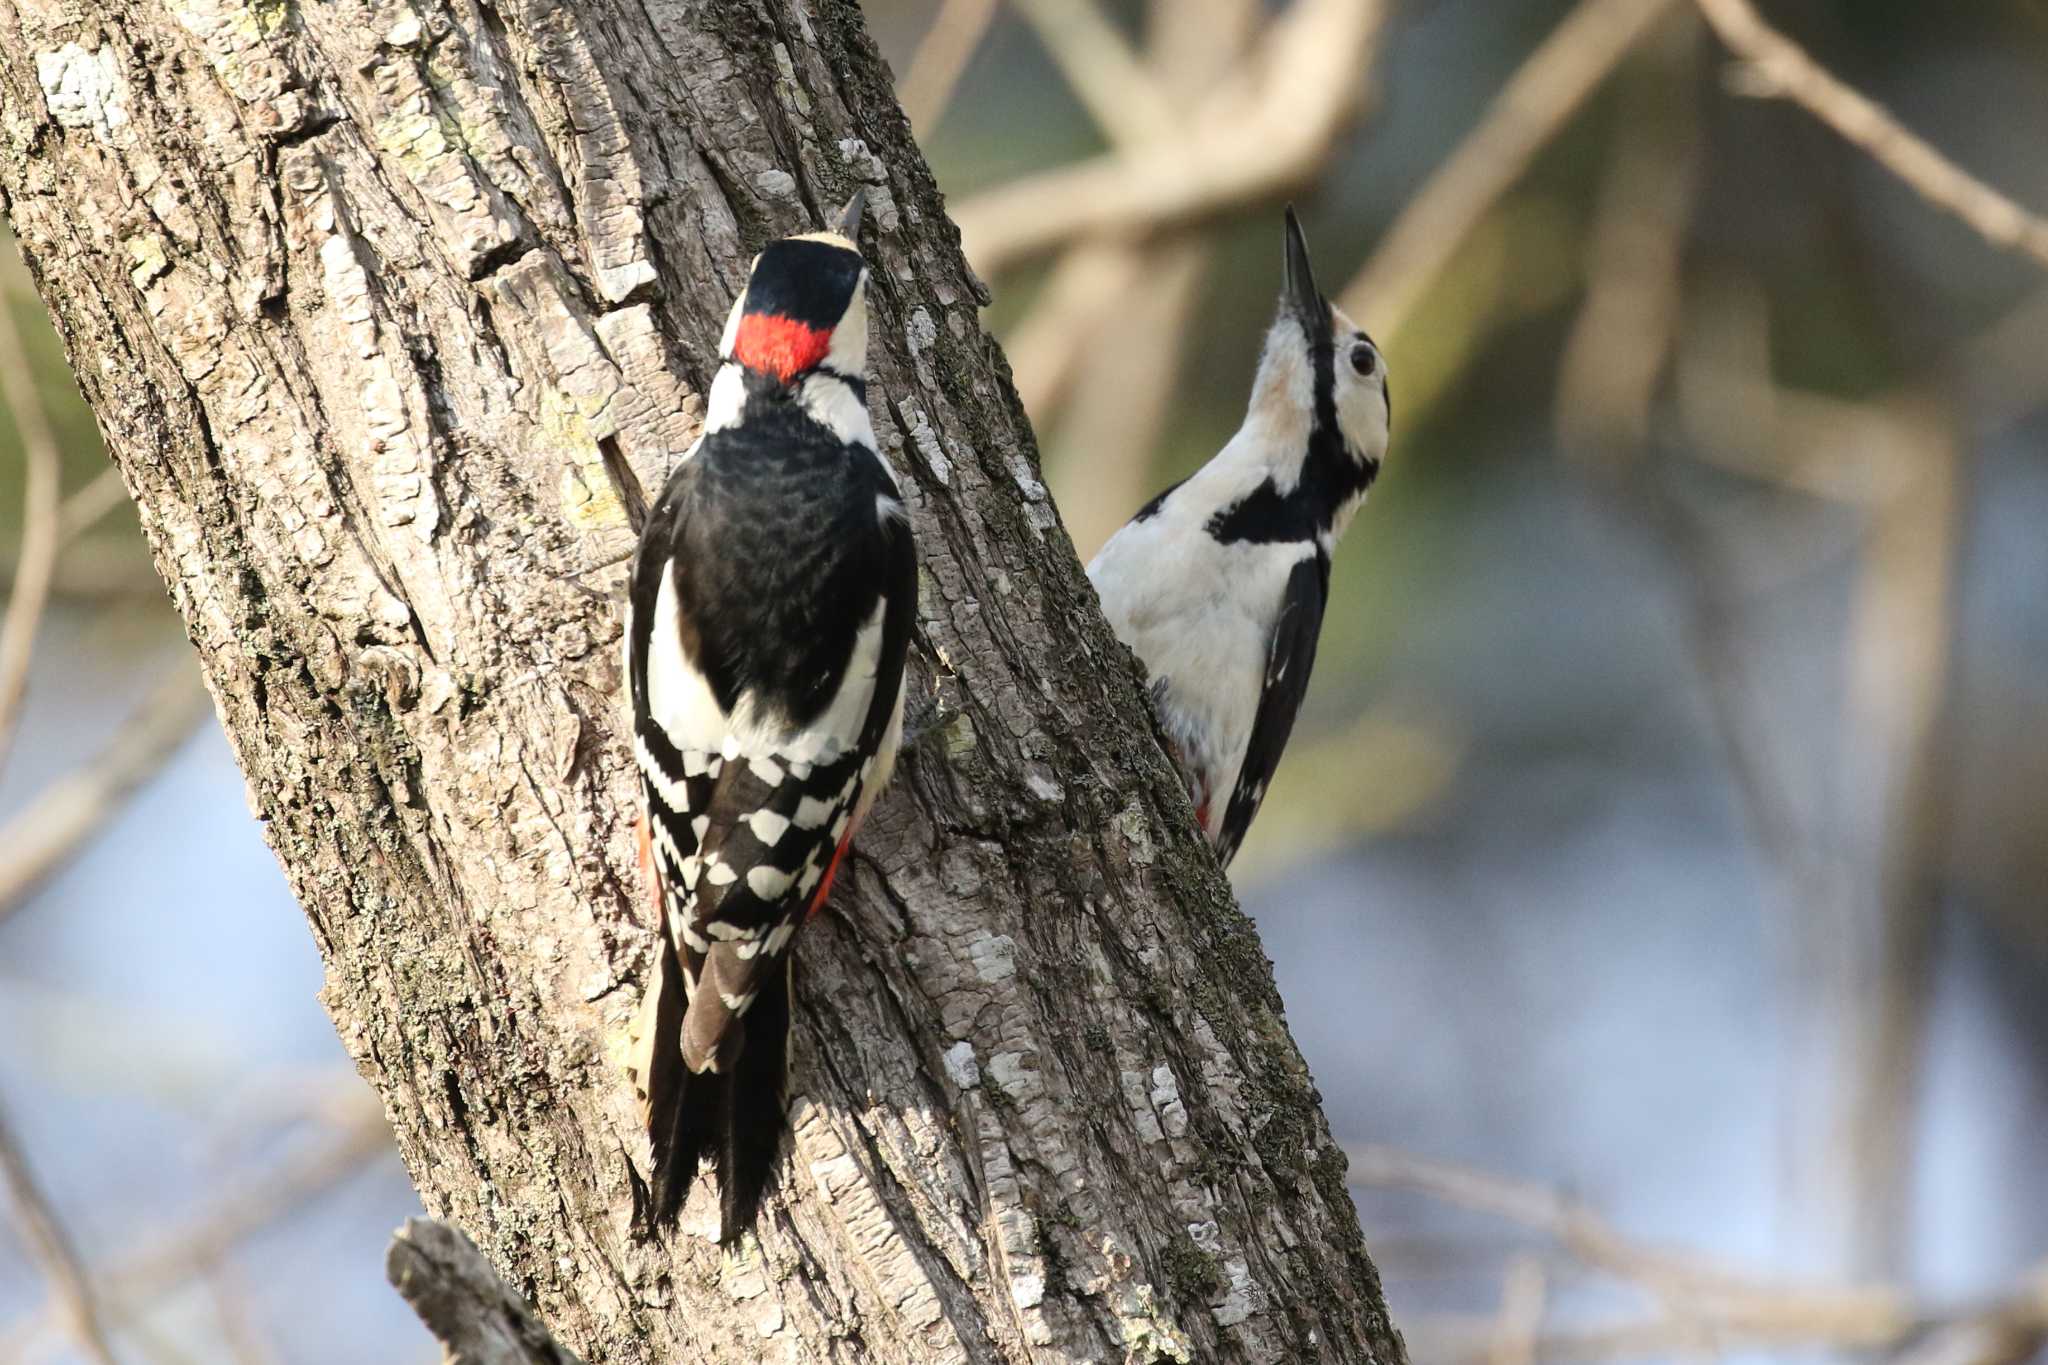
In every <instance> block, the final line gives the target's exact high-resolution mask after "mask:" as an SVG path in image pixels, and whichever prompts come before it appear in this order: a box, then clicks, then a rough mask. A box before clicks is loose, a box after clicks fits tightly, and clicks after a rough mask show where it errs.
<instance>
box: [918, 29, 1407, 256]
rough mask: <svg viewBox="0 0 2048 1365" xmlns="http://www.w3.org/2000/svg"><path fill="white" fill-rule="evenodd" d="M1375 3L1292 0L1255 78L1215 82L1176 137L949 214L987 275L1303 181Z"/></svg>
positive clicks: (1343, 103)
mask: <svg viewBox="0 0 2048 1365" xmlns="http://www.w3.org/2000/svg"><path fill="white" fill-rule="evenodd" d="M1384 18H1385V6H1384V5H1383V4H1382V3H1380V0H1295V3H1294V4H1293V5H1292V6H1290V7H1289V8H1288V9H1287V10H1286V11H1285V12H1284V13H1283V14H1281V16H1280V17H1279V18H1277V19H1275V20H1274V21H1273V22H1272V23H1271V24H1269V25H1268V26H1267V29H1266V32H1265V35H1264V37H1263V39H1262V40H1261V42H1260V44H1259V47H1258V51H1257V53H1256V54H1255V57H1254V60H1253V61H1252V63H1251V66H1252V67H1253V68H1254V72H1255V74H1253V75H1251V76H1249V77H1242V78H1236V79H1231V80H1225V81H1220V82H1218V84H1217V86H1216V89H1215V91H1214V92H1213V93H1212V94H1211V96H1210V97H1209V98H1208V99H1207V100H1205V101H1204V102H1203V105H1202V108H1201V109H1200V111H1198V112H1197V113H1196V114H1194V115H1193V116H1191V117H1189V118H1188V119H1187V120H1186V121H1185V129H1184V131H1183V133H1182V135H1181V136H1179V137H1177V138H1175V139H1172V140H1170V141H1166V142H1151V143H1147V144H1145V145H1143V146H1141V147H1135V148H1131V149H1127V150H1125V149H1120V150H1118V151H1116V152H1113V153H1111V154H1109V155H1107V156H1101V157H1096V158H1093V159H1091V160H1088V161H1083V162H1080V163H1077V164H1075V165H1071V166H1062V167H1060V168H1058V169H1056V170H1051V171H1047V172H1044V173H1043V174H1040V175H1032V176H1026V177H1024V178H1023V179H1021V180H1017V181H1013V182H1011V183H1010V184H1008V185H1004V186H1002V187H1001V188H999V189H995V190H990V191H988V192H986V193H984V194H981V195H977V196H976V197H975V198H973V199H970V200H968V201H967V202H965V203H964V204H962V205H960V206H959V208H958V209H956V210H955V211H954V215H953V216H954V220H955V221H956V222H957V223H958V224H959V225H960V234H961V240H962V241H963V242H964V243H965V245H966V248H967V254H968V257H969V259H971V260H972V261H973V262H974V265H975V268H976V269H977V270H978V271H980V272H981V273H982V274H984V275H991V274H994V273H996V272H998V271H1001V270H1003V269H1004V268H1006V267H1008V266H1011V265H1015V264H1017V263H1018V262H1019V261H1022V260H1025V259H1028V258H1030V257H1032V256H1036V255H1039V254H1042V253H1043V252H1046V251H1049V250H1051V249H1052V248H1054V247H1056V246H1058V245H1060V244H1061V243H1063V242H1066V241H1070V240H1072V239H1074V238H1076V237H1089V236H1119V237H1141V236H1144V235H1147V234H1149V233H1152V232H1155V231H1159V230H1161V229H1164V228H1168V227H1175V226H1182V225H1185V224H1188V223H1193V222H1199V221H1202V220H1204V219H1208V218H1213V217H1215V216H1217V215H1219V214H1222V213H1224V212H1227V211H1229V210H1230V209H1233V208H1236V207H1237V206H1239V205H1241V204H1245V203H1248V202H1251V201H1254V200H1258V199H1263V198H1268V197H1270V196H1273V195H1277V194H1281V193H1284V192H1286V191H1288V190H1290V189H1293V188H1295V187H1297V186H1299V185H1302V184H1304V183H1306V182H1307V181H1308V179H1309V178H1310V177H1311V176H1313V175H1314V174H1315V172H1316V171H1317V170H1318V169H1319V168H1320V167H1321V166H1322V164H1323V161H1324V159H1325V158H1326V157H1327V156H1328V155H1329V151H1330V148H1331V146H1332V145H1333V144H1334V143H1335V142H1336V140H1337V138H1338V136H1339V135H1340V134H1341V133H1342V132H1343V130H1344V129H1345V128H1346V127H1347V126H1348V124H1349V120H1350V116H1351V114H1352V112H1353V111H1354V110H1355V109H1356V108H1357V106H1358V102H1359V100H1360V98H1361V97H1362V96H1363V95H1364V93H1365V87H1366V83H1367V77H1368V73H1369V71H1370V68H1371V64H1372V62H1371V59H1372V52H1373V46H1374V39H1375V38H1376V37H1377V35H1378V33H1379V31H1380V28H1381V24H1382V22H1383V20H1384Z"/></svg>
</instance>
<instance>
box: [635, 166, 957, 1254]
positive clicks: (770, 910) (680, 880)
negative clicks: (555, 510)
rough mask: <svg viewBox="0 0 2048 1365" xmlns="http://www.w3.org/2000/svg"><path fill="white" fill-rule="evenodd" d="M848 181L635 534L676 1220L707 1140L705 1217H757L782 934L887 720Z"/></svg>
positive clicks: (649, 844) (895, 532)
mask: <svg viewBox="0 0 2048 1365" xmlns="http://www.w3.org/2000/svg"><path fill="white" fill-rule="evenodd" d="M860 211H861V196H860V195H858V194H856V195H855V196H854V199H853V201H852V202H851V203H850V204H848V205H847V207H846V209H845V211H844V212H843V213H842V214H841V216H840V218H839V220H838V222H837V223H836V224H835V226H834V227H833V229H832V230H831V231H828V232H814V233H808V234H805V235H803V236H798V237H789V238H785V239H783V240H780V241H776V242H771V243H770V244H769V245H768V246H767V247H766V248H764V249H763V250H762V252H761V254H760V255H759V256H756V257H755V258H754V263H753V268H752V270H751V272H750V274H749V277H748V280H747V287H746V292H745V293H744V294H742V295H741V297H740V299H739V301H738V302H737V303H736V304H735V305H734V306H733V310H732V315H731V317H730V319H729V320H728V321H727V323H726V328H725V335H724V338H723V340H722V341H721V343H720V353H721V355H722V357H723V360H724V363H723V365H722V366H721V367H720V369H719V371H718V375H717V377H716V379H715V380H714V381H713V382H712V385H711V395H710V401H709V402H708V403H707V404H706V409H707V410H706V414H705V424H704V433H703V435H702V436H701V437H700V438H699V440H698V442H697V444H696V446H695V447H693V448H692V450H691V451H690V453H689V454H688V455H687V456H685V457H684V459H683V460H682V462H681V463H680V464H678V465H677V466H676V469H675V472H674V473H673V474H672V475H670V477H669V480H668V483H667V485H666V487H664V488H663V489H662V492H661V497H660V499H659V500H658V501H657V502H656V503H655V505H654V506H653V508H652V509H651V510H650V511H649V513H648V516H647V521H646V524H645V525H644V527H643V528H642V530H641V535H640V545H639V549H638V551H637V553H636V554H635V556H634V560H633V571H632V578H631V589H630V594H629V602H628V613H627V623H626V677H627V680H628V685H629V687H630V690H631V693H632V702H633V752H634V758H635V759H636V760H637V762H638V764H639V768H640V777H641V787H642V791H643V794H644V798H645V814H644V816H643V818H642V823H641V862H642V868H643V874H644V875H645V876H646V878H647V881H648V884H649V886H650V888H651V891H652V894H653V898H654V902H655V913H656V916H657V920H658V922H659V923H660V925H661V927H662V943H661V951H660V954H659V956H658V959H657V963H656V972H655V978H654V981H653V984H652V986H651V987H650V989H649V990H648V993H647V997H646V999H645V1001H644V1002H643V1004H642V1006H641V1013H640V1016H639V1019H638V1021H637V1023H636V1026H635V1035H636V1037H635V1053H634V1057H633V1061H632V1071H633V1073H634V1080H635V1084H636V1087H637V1089H638V1092H639V1096H640V1099H641V1102H642V1106H643V1110H644V1114H645V1117H646V1120H647V1124H648V1132H649V1135H650V1137H651V1140H652V1145H653V1157H654V1161H653V1179H652V1182H651V1213H652V1217H653V1221H654V1222H655V1223H656V1224H661V1223H666V1222H670V1221H672V1220H673V1219H674V1218H675V1216H676V1213H677V1211H678V1209H679V1208H680V1207H681V1205H682V1202H683V1197H684V1196H685V1195H686V1194H687V1193H688V1191H689V1188H690V1184H691V1182H692V1180H694V1179H695V1177H696V1173H697V1168H698V1166H699V1164H700V1163H701V1162H702V1161H703V1160H704V1159H705V1158H706V1157H707V1156H708V1157H709V1158H710V1159H711V1161H712V1162H713V1164H714V1165H715V1166H716V1167H717V1169H718V1178H719V1186H720V1193H721V1203H720V1217H719V1240H720V1241H721V1242H731V1241H733V1240H735V1239H736V1238H737V1237H739V1235H740V1234H741V1233H743V1232H745V1231H746V1230H747V1229H748V1228H750V1227H752V1226H753V1223H754V1218H755V1215H756V1213H757V1211H758V1209H759V1206H760V1201H761V1197H762V1195H763V1193H764V1192H765V1191H766V1189H767V1186H768V1182H769V1179H770V1177H771V1175H772V1174H773V1171H774V1169H775V1161H776V1155H777V1150H778V1147H779V1145H780V1142H781V1138H782V1132H783V1128H784V1126H785V1117H784V1084H785V1080H786V1078H787V1067H786V1063H787V1040H788V1033H789V1020H790V1000H791V963H792V956H791V949H792V948H793V947H794V945H795V940H796V936H797V933H798V931H799V930H800V929H801V928H802V927H803V924H804V921H805V920H806V919H807V918H809V916H811V915H812V914H815V913H816V912H817V910H818V909H819V908H820V907H821V906H823V905H824V903H825V898H826V896H827V894H828V893H829V892H830V891H831V887H832V878H833V874H834V872H836V871H837V870H838V867H839V864H840V861H841V859H843V858H844V857H845V856H846V850H847V846H848V844H849V843H850V842H851V841H852V839H853V835H854V831H855V830H857V829H858V828H859V827H860V823H861V820H862V818H863V817H864V816H866V814H867V812H868V808H869V807H870V806H871V805H872V804H873V803H874V800H875V797H876V795H877V794H878V793H879V792H880V791H881V789H882V786H883V784H884V783H886V782H887V781H888V780H889V774H890V770H891V769H892V768H893V766H894V764H895V760H896V749H897V745H898V743H899V741H900V739H901V737H902V732H903V661H904V656H905V653H906V651H907V648H908V645H909V641H910V629H911V623H912V620H913V618H914V617H915V615H916V612H917V567H916V555H915V551H914V549H913V547H912V544H911V537H910V523H909V517H908V514H907V513H906V511H905V509H904V505H903V499H902V497H901V495H900V494H899V493H898V491H897V488H896V481H895V479H894V478H893V477H892V476H891V474H890V472H889V468H888V466H887V465H886V464H885V463H884V462H883V460H882V458H881V456H880V455H879V454H878V453H877V451H876V448H875V433H874V428H873V426H872V425H871V424H870V423H869V420H868V410H867V392H866V380H865V378H864V375H865V371H866V367H867V339H868V322H867V301H866V289H867V267H866V265H865V263H864V262H863V261H862V259H861V256H860V251H859V249H858V248H857V247H856V246H855V245H854V241H855V238H856V235H857V233H858V231H859V227H860Z"/></svg>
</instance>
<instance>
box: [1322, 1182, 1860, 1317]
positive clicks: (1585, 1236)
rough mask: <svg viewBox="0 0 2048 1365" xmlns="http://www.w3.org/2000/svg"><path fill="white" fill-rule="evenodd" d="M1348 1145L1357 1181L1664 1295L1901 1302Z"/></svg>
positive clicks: (1743, 1301)
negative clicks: (1791, 1283)
mask: <svg viewBox="0 0 2048 1365" xmlns="http://www.w3.org/2000/svg"><path fill="white" fill-rule="evenodd" d="M1344 1151H1345V1155H1346V1156H1347V1157H1349V1158H1350V1162H1351V1171H1350V1176H1349V1179H1350V1182H1351V1183H1352V1184H1353V1185H1362V1186H1368V1187H1376V1188H1383V1189H1403V1190H1414V1191H1416V1192H1418V1193H1422V1194H1426V1195H1429V1196H1431V1197H1433V1198H1436V1199H1440V1200H1443V1201H1444V1202H1446V1203H1450V1204H1455V1205H1457V1206H1458V1207H1459V1208H1464V1209H1471V1210H1473V1211H1474V1212H1478V1213H1484V1214H1487V1215H1489V1216H1491V1217H1495V1218H1500V1219H1504V1220H1506V1221H1507V1222H1511V1223H1516V1224H1519V1225H1521V1226H1523V1227H1527V1228H1533V1229H1535V1230H1536V1231H1539V1232H1542V1233H1544V1234H1545V1235H1547V1236H1548V1237H1550V1238H1551V1239H1552V1240H1553V1241H1555V1242H1556V1243H1557V1244H1558V1245H1559V1246H1561V1247H1563V1248H1564V1249H1565V1250H1567V1251H1569V1252H1570V1253H1571V1254H1572V1255H1573V1256H1575V1257H1577V1258H1578V1259H1579V1260H1580V1261H1583V1262H1584V1263H1585V1264H1587V1265H1589V1266H1593V1267H1595V1268H1597V1269H1599V1270H1603V1271H1606V1272H1607V1273H1609V1274H1611V1275H1614V1276H1615V1277H1616V1278H1618V1279H1622V1280H1626V1281H1628V1282H1630V1283H1634V1284H1638V1285H1641V1286H1643V1287H1644V1288H1645V1289H1647V1290H1649V1291H1650V1292H1652V1293H1654V1294H1657V1295H1658V1296H1659V1297H1661V1298H1666V1299H1670V1300H1676V1301H1684V1302H1687V1303H1692V1304H1712V1305H1716V1309H1715V1311H1716V1312H1717V1313H1729V1312H1734V1311H1736V1309H1737V1308H1740V1309H1741V1311H1743V1312H1745V1313H1765V1312H1767V1311H1769V1310H1770V1308H1771V1306H1772V1305H1774V1304H1778V1303H1780V1302H1781V1301H1783V1302H1787V1303H1797V1304H1798V1305H1800V1307H1801V1311H1805V1312H1826V1313H1829V1314H1846V1315H1853V1316H1857V1317H1861V1318H1865V1319H1878V1318H1884V1317H1885V1316H1886V1315H1887V1314H1892V1313H1894V1312H1895V1311H1896V1309H1897V1302H1898V1296H1897V1294H1896V1292H1895V1291H1893V1290H1891V1289H1889V1288H1883V1287H1878V1288H1867V1287H1847V1288H1836V1287H1831V1286H1812V1287H1803V1288H1787V1287H1785V1286H1784V1285H1782V1284H1781V1283H1780V1282H1779V1281H1778V1280H1776V1279H1774V1278H1772V1277H1770V1276H1766V1275H1762V1274H1757V1273H1752V1272H1746V1271H1741V1270H1736V1269H1733V1268H1730V1267H1726V1266H1721V1265H1716V1264H1714V1263H1712V1262H1709V1261H1707V1260H1706V1259H1705V1258H1702V1257H1695V1256H1688V1255H1682V1254H1678V1253H1674V1252H1671V1251H1666V1250H1663V1249H1660V1248H1656V1247H1651V1246H1647V1245H1645V1244H1643V1243H1640V1242H1637V1241H1635V1240H1634V1239H1632V1238H1630V1237H1628V1236H1626V1235H1624V1234H1623V1233H1622V1232H1620V1231H1619V1230H1618V1229H1616V1228H1615V1227H1614V1226H1613V1224H1611V1223H1609V1222H1608V1221H1607V1220H1606V1219H1604V1218H1602V1217H1601V1216H1600V1215H1599V1214H1598V1213H1597V1212H1596V1211H1595V1210H1593V1209H1592V1208H1591V1207H1589V1206H1588V1205H1586V1204H1584V1203H1582V1202H1581V1201H1579V1200H1576V1199H1573V1198H1571V1197H1570V1196H1568V1195H1565V1194H1561V1193H1559V1192H1558V1191H1556V1190H1553V1189H1550V1188H1548V1187H1547V1186H1543V1185H1538V1184H1534V1183H1531V1182H1528V1181H1520V1180H1510V1179H1507V1178H1506V1177H1503V1176H1498V1175H1494V1174H1491V1173H1490V1172H1486V1171H1479V1170H1474V1169H1472V1168H1471V1167H1467V1166H1458V1165H1454V1164H1452V1163H1449V1162H1443V1161H1432V1160H1429V1159H1427V1158H1424V1157H1418V1156H1415V1155H1412V1154H1410V1153H1407V1152H1401V1151H1396V1150H1393V1149H1391V1148H1387V1147H1378V1146H1366V1145H1352V1144H1346V1146H1345V1148H1344Z"/></svg>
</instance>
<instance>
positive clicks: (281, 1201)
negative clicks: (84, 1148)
mask: <svg viewBox="0 0 2048 1365" xmlns="http://www.w3.org/2000/svg"><path fill="white" fill-rule="evenodd" d="M390 1152H391V1129H390V1126H389V1125H388V1124H387V1123H386V1122H385V1121H384V1115H383V1112H382V1111H381V1110H380V1109H379V1108H378V1107H377V1106H376V1105H375V1104H374V1103H373V1101H372V1099H371V1096H370V1095H369V1093H368V1092H367V1091H364V1092H363V1093H362V1096H361V1101H360V1103H359V1104H358V1106H357V1112H356V1115H355V1116H354V1117H353V1118H352V1119H351V1120H350V1121H349V1122H348V1123H347V1125H346V1126H344V1127H343V1128H341V1130H340V1131H338V1132H335V1133H333V1134H331V1135H330V1136H329V1137H327V1138H326V1140H324V1141H322V1142H319V1143H315V1144H311V1145H309V1146H307V1147H305V1148H302V1149H301V1150H299V1151H297V1152H295V1153H294V1154H293V1155H292V1156H291V1157H290V1158H288V1159H287V1160H285V1161H283V1162H281V1163H279V1164H278V1165H277V1166H276V1167H275V1168H274V1169H272V1170H270V1171H267V1172H265V1173H264V1174H263V1175H261V1176H259V1177H257V1178H256V1179H254V1180H249V1181H245V1182H242V1183H239V1184H237V1185H236V1186H234V1187H233V1188H232V1192H231V1193H230V1194H229V1195H228V1197H227V1198H225V1199H223V1200H221V1201H220V1202H219V1203H218V1204H216V1205H215V1206H214V1207H213V1208H212V1209H210V1210H208V1211H207V1212H206V1213H205V1214H204V1215H203V1216H202V1217H200V1218H198V1219H196V1220H194V1221H193V1222H191V1223H189V1224H187V1225H185V1226H183V1227H180V1228H174V1229H172V1230H170V1231H167V1232H164V1233H162V1234H160V1235H158V1236H155V1237H153V1238H150V1239H148V1240H147V1241H146V1242H145V1243H144V1244H143V1246H142V1248H141V1249H140V1250H137V1251H131V1252H129V1253H128V1254H126V1255H125V1256H123V1257H122V1258H120V1259H119V1260H117V1261H115V1262H113V1263H112V1264H111V1265H107V1266H103V1267H100V1268H98V1270H97V1272H96V1280H97V1283H98V1286H99V1303H100V1306H101V1311H102V1312H103V1313H104V1314H106V1315H107V1316H108V1317H109V1318H111V1319H112V1320H113V1321H115V1322H117V1323H122V1322H127V1321H129V1320H131V1319H134V1318H138V1317H139V1316H140V1315H141V1313H142V1311H143V1310H144V1309H145V1308H147V1307H148V1306H149V1305H150V1304H152V1303H154V1302H155V1301H157V1300H158V1299H160V1298H162V1297H163V1296H164V1295H165V1294H167V1293H169V1292H170V1291H171V1290H173V1289H176V1288H178V1287H179V1286H181V1285H184V1284H187V1283H189V1282H191V1281H192V1280H193V1279H195V1278H197V1277H198V1276H200V1275H201V1274H203V1273H204V1272H205V1270H206V1268H207V1267H208V1266H211V1265H215V1264H217V1263H219V1261H220V1260H221V1259H222V1258H223V1257H225V1256H226V1255H227V1254H228V1252H229V1250H230V1249H231V1248H233V1247H234V1246H236V1245H237V1244H239V1243H240V1242H242V1241H244V1240H245V1239H247V1238H248V1237H250V1236H253V1235H254V1234H255V1233H258V1232H261V1231H262V1230H263V1229H265V1228H267V1227H269V1226H271V1225H272V1224H273V1223H275V1222H276V1221H277V1220H278V1219H280V1218H282V1217H283V1216H284V1215H285V1214H287V1213H290V1212H292V1211H294V1210H296V1209H298V1208H301V1207H302V1206H304V1205H305V1204H306V1203H307V1202H308V1201H309V1200H311V1199H312V1198H313V1197H314V1196H316V1195H318V1194H321V1193H322V1192H324V1191H326V1190H327V1189H329V1188H330V1187H332V1186H333V1185H335V1184H338V1183H339V1182H340V1181H342V1180H344V1179H346V1178H347V1177H349V1176H351V1175H354V1174H355V1173H356V1172H357V1171H360V1170H361V1169H362V1168H363V1167H365V1166H367V1165H368V1164H369V1163H370V1162H371V1161H373V1160H375V1159H376V1158H378V1157H382V1156H387V1155H389V1154H390ZM54 1316H55V1314H54V1312H53V1311H52V1310H51V1309H47V1308H46V1309H45V1310H43V1311H42V1312H41V1313H38V1314H34V1315H32V1316H31V1317H30V1318H28V1319H27V1320H26V1321H25V1322H23V1323H22V1324H21V1325H20V1326H19V1327H17V1328H16V1329H15V1330H14V1331H13V1332H11V1333H9V1334H8V1335H7V1336H5V1337H0V1360H12V1359H15V1358H16V1357H17V1356H18V1355H19V1354H22V1353H24V1352H25V1350H26V1347H27V1345H28V1343H29V1342H31V1341H32V1340H34V1339H35V1338H36V1337H37V1336H39V1335H41V1334H42V1333H44V1332H47V1331H48V1330H49V1329H50V1327H51V1326H52V1319H53V1317H54Z"/></svg>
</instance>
